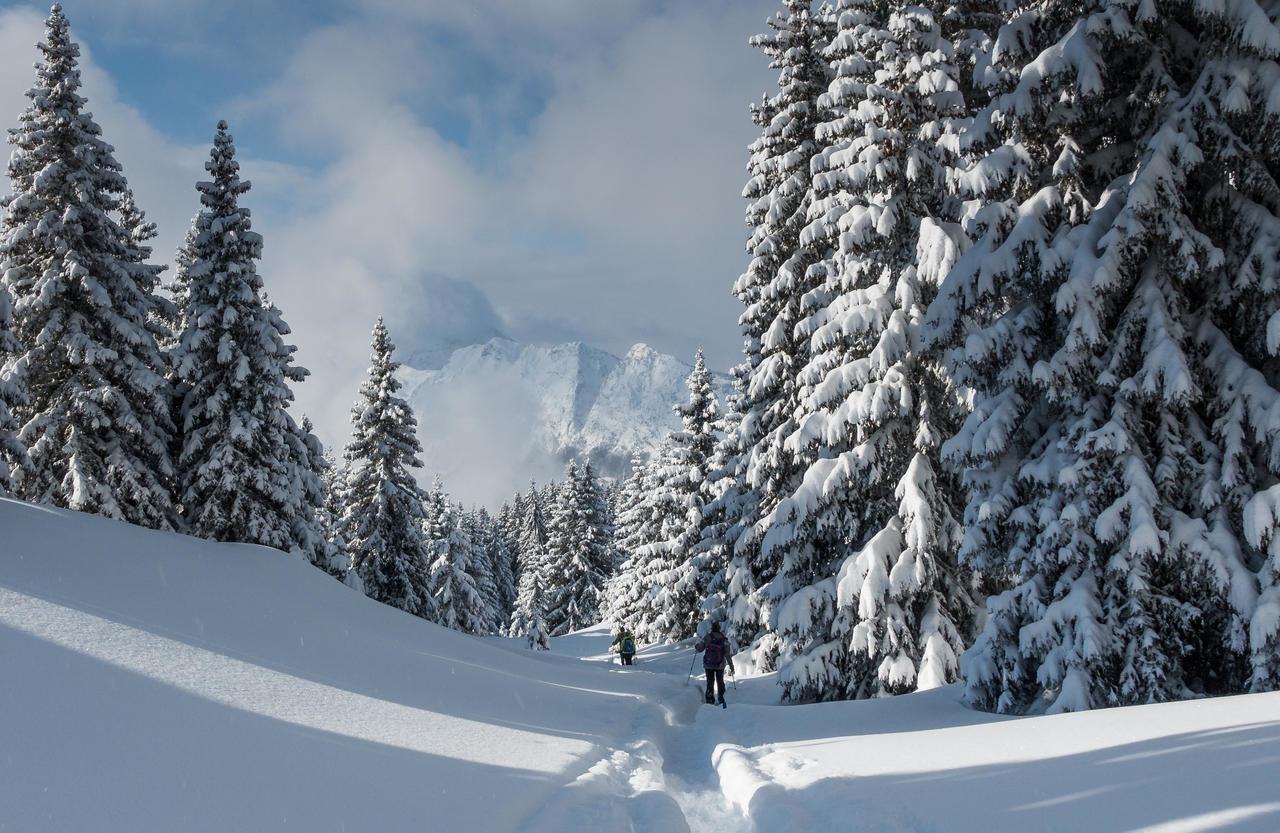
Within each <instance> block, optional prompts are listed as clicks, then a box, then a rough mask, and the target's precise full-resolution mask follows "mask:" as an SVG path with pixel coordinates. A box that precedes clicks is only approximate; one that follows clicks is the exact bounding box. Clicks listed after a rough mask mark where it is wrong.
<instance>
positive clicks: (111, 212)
mask: <svg viewBox="0 0 1280 833" xmlns="http://www.w3.org/2000/svg"><path fill="white" fill-rule="evenodd" d="M39 49H40V52H41V55H42V60H41V61H40V63H39V64H37V66H36V82H35V85H34V86H33V87H32V88H31V89H30V90H29V91H28V92H27V97H28V98H29V99H30V102H31V103H30V104H29V105H28V106H27V108H26V109H25V110H24V111H23V112H22V114H21V116H20V117H19V126H18V127H17V128H16V129H13V130H11V131H10V135H9V141H10V143H11V144H12V145H13V146H14V150H13V154H12V155H11V157H10V159H9V168H8V172H9V178H10V180H11V182H12V186H13V195H12V196H11V197H9V198H8V200H7V201H6V203H5V212H4V220H3V232H2V233H3V238H2V239H0V268H3V275H4V276H3V284H4V286H5V288H6V289H7V290H8V292H9V294H10V296H11V298H12V301H13V311H14V315H13V329H14V335H15V336H16V337H17V341H18V343H19V345H20V348H19V349H20V352H19V353H18V354H16V355H15V356H12V357H11V362H12V363H13V364H14V365H15V366H21V367H23V368H25V371H26V372H25V376H26V387H27V394H28V395H27V396H26V398H25V401H22V402H15V403H10V405H11V406H14V417H15V418H16V419H17V421H18V423H19V424H20V426H21V428H20V432H21V433H20V436H21V439H22V441H23V443H24V444H25V445H26V446H27V448H28V452H29V465H28V466H27V467H26V468H25V469H24V472H23V474H24V476H23V477H22V478H21V481H20V484H19V485H18V489H19V494H20V496H21V497H23V498H25V499H27V500H31V501H35V502H39V503H53V504H56V505H59V506H65V507H68V508H71V509H78V510H82V511H85V512H94V513H97V514H100V515H106V516H108V517H112V518H120V519H123V520H126V521H130V522H132V523H137V524H141V525H143V526H149V527H154V528H166V529H167V528H170V527H171V526H172V524H173V521H174V508H173V497H172V490H171V480H172V475H173V467H172V465H171V462H170V457H169V442H170V439H171V436H172V433H173V425H172V423H171V421H170V418H169V406H168V401H169V394H168V383H167V381H166V378H165V362H164V357H163V356H162V355H161V352H160V348H159V345H158V344H157V341H156V334H157V330H156V328H155V326H154V323H155V322H154V320H153V319H154V316H155V314H156V313H157V311H161V310H162V308H163V301H162V300H161V299H160V298H159V296H157V295H156V294H155V290H156V283H157V275H158V274H159V271H160V268H159V267H156V266H150V265H148V264H146V263H145V261H146V259H147V257H148V256H149V254H150V250H149V249H148V248H147V247H146V246H145V245H144V244H143V241H141V240H138V241H135V240H133V239H132V238H131V237H130V233H131V232H132V231H134V229H129V228H125V227H123V226H122V225H121V223H120V221H119V220H118V219H117V217H118V215H119V212H120V209H121V205H122V200H124V199H125V197H126V195H127V194H128V190H129V189H128V185H127V183H126V182H125V178H124V175H123V173H122V172H121V168H120V164H119V163H118V162H117V161H116V160H115V158H114V156H113V151H112V148H111V146H110V145H108V144H107V143H106V142H105V141H103V139H102V131H101V130H100V129H99V127H98V125H97V124H95V123H94V121H93V118H92V116H91V115H90V114H89V113H87V112H85V110H84V105H85V99H84V98H83V97H82V96H81V95H80V94H79V89H80V72H79V69H78V68H77V64H78V58H79V55H80V49H79V47H78V46H77V45H76V44H75V42H73V41H72V40H71V36H70V32H69V29H68V24H67V19H66V17H65V16H63V14H62V10H61V7H60V6H57V5H55V6H54V7H53V9H52V11H51V12H50V14H49V18H48V20H47V21H46V24H45V40H44V41H43V42H42V43H40V44H39Z"/></svg>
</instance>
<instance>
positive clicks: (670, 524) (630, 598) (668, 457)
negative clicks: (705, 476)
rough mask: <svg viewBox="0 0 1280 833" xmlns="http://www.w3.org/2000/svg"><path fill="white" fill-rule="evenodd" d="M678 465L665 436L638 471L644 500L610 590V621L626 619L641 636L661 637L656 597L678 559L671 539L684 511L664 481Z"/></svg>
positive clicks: (660, 612)
mask: <svg viewBox="0 0 1280 833" xmlns="http://www.w3.org/2000/svg"><path fill="white" fill-rule="evenodd" d="M680 470H681V467H680V465H679V464H678V463H677V451H676V447H675V444H674V443H673V442H672V441H671V438H670V437H668V439H667V440H666V441H665V442H664V443H663V444H662V446H661V448H660V449H659V450H658V453H657V455H656V458H655V459H654V461H653V462H652V463H651V464H649V465H647V466H645V467H644V469H643V470H642V471H643V474H642V475H641V480H640V487H641V494H642V500H641V503H640V505H639V507H638V512H639V517H638V518H637V519H636V520H635V521H633V523H635V531H634V533H632V535H631V537H630V539H629V546H631V547H633V549H632V550H630V553H631V555H630V557H629V558H628V559H627V561H626V562H625V563H624V564H623V568H622V570H621V571H619V573H618V576H617V578H616V580H615V581H614V582H612V583H611V592H612V594H613V595H614V597H615V599H616V601H615V602H614V604H613V607H612V613H611V615H612V617H613V621H616V622H618V623H619V624H625V625H626V626H627V627H629V628H631V630H632V632H633V633H635V635H636V636H637V637H638V638H639V639H640V640H642V641H644V642H657V641H659V640H661V639H663V638H664V636H665V631H664V628H663V624H662V617H663V614H664V612H665V607H664V605H665V600H660V599H659V598H658V596H659V592H660V591H661V590H662V589H663V588H664V584H663V583H664V581H665V580H666V579H667V577H668V575H669V574H670V572H671V571H672V570H674V569H675V567H676V565H677V562H676V556H675V555H674V548H675V542H676V540H677V539H678V538H679V536H680V534H681V533H682V532H684V530H685V528H686V526H685V519H686V516H685V512H684V507H683V505H682V503H681V501H680V498H679V496H678V494H677V492H676V491H675V490H674V489H672V488H670V487H669V486H668V483H669V481H671V480H673V479H674V478H675V477H676V476H677V473H678V472H679V471H680Z"/></svg>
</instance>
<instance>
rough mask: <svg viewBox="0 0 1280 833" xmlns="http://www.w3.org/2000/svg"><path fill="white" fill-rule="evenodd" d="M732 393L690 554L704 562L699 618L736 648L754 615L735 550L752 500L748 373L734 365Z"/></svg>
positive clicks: (754, 627)
mask: <svg viewBox="0 0 1280 833" xmlns="http://www.w3.org/2000/svg"><path fill="white" fill-rule="evenodd" d="M732 375H733V381H734V392H733V393H732V394H730V396H729V399H728V402H727V403H726V408H725V413H724V416H723V417H721V420H720V427H719V429H718V431H717V433H718V435H719V440H718V441H717V443H716V449H715V452H714V454H713V455H712V459H711V461H710V462H709V463H708V469H707V479H708V480H709V481H710V487H709V488H710V492H711V495H712V498H711V501H710V502H709V503H708V504H707V505H706V507H705V508H704V510H703V514H702V533H701V537H700V539H699V540H698V542H697V543H696V544H695V545H694V548H693V553H694V556H695V557H696V558H699V559H702V561H703V562H704V566H703V568H702V569H703V572H704V574H705V575H706V576H707V577H708V578H707V588H706V597H705V598H704V599H703V611H704V616H705V618H706V619H707V620H708V621H712V622H720V623H721V624H722V626H723V628H724V631H725V633H726V634H727V635H728V636H729V638H730V640H731V641H732V642H733V643H734V644H735V645H744V646H745V645H749V644H751V643H752V641H754V639H755V638H756V636H757V634H758V632H759V631H758V628H759V618H758V611H757V610H756V609H755V608H754V607H753V604H752V603H753V600H754V598H755V593H754V592H753V591H754V585H753V584H752V583H751V582H752V581H753V578H752V572H751V564H750V559H749V558H748V552H749V551H738V550H737V549H736V547H735V546H734V545H735V543H736V542H737V538H738V537H739V536H740V535H741V534H742V529H743V527H742V524H741V519H742V518H743V517H745V516H748V515H751V514H752V513H753V512H754V506H753V500H754V498H753V494H752V492H751V491H750V490H749V489H747V488H746V476H745V471H744V466H745V462H746V455H745V454H743V449H742V446H741V444H740V443H741V440H742V432H741V430H740V426H741V422H742V411H741V403H742V402H743V401H744V400H745V386H746V380H747V373H746V368H745V366H742V365H739V366H737V367H735V368H734V369H733V371H732Z"/></svg>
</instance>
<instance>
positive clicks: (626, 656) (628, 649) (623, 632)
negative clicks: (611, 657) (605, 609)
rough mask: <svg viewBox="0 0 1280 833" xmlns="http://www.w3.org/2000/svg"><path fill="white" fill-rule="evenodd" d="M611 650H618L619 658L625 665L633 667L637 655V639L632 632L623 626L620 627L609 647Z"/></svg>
mask: <svg viewBox="0 0 1280 833" xmlns="http://www.w3.org/2000/svg"><path fill="white" fill-rule="evenodd" d="M609 650H610V651H613V650H616V651H617V652H618V656H619V657H621V658H622V664H623V665H631V664H632V660H633V659H634V658H635V655H636V638H635V636H633V635H632V634H631V631H629V630H627V628H626V627H625V626H623V625H619V626H618V629H617V630H616V631H614V634H613V642H612V644H610V645H609Z"/></svg>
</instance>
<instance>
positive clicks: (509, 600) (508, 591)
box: [476, 509, 516, 633]
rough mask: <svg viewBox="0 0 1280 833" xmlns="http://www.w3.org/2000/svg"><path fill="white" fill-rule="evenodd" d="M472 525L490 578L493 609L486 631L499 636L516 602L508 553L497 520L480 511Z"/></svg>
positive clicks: (504, 535) (509, 551) (499, 523)
mask: <svg viewBox="0 0 1280 833" xmlns="http://www.w3.org/2000/svg"><path fill="white" fill-rule="evenodd" d="M476 523H477V524H478V526H479V527H480V529H481V530H482V534H483V542H484V555H485V558H486V559H487V561H488V565H489V571H490V573H491V575H492V577H493V588H494V597H495V605H494V616H493V622H492V627H491V628H490V631H491V632H492V633H500V632H503V631H505V630H506V626H507V622H508V621H510V619H511V611H512V608H513V607H514V605H515V600H516V582H515V577H514V575H513V574H512V569H511V565H512V558H511V550H510V548H509V547H508V546H507V541H506V533H505V532H504V531H503V525H502V523H501V521H500V519H498V518H494V517H493V516H491V515H490V514H489V512H488V511H487V510H485V509H480V511H479V513H478V516H477V520H476Z"/></svg>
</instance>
